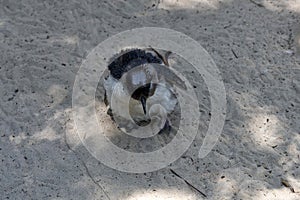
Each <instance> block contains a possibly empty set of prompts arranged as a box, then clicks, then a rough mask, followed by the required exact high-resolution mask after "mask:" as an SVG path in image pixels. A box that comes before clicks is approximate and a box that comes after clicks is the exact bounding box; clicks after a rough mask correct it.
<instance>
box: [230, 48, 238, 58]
mask: <svg viewBox="0 0 300 200" xmlns="http://www.w3.org/2000/svg"><path fill="white" fill-rule="evenodd" d="M231 52H232V53H233V55H234V57H235V58H239V57H238V56H237V55H236V53H235V52H234V51H233V50H232V49H231Z"/></svg>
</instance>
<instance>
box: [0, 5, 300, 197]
mask: <svg viewBox="0 0 300 200" xmlns="http://www.w3.org/2000/svg"><path fill="white" fill-rule="evenodd" d="M143 26H157V27H165V28H171V29H174V30H177V31H180V32H183V33H185V34H187V35H188V36H190V37H192V38H193V39H195V40H196V41H198V42H199V43H200V44H201V45H202V46H203V47H204V48H205V49H206V50H207V51H208V52H209V54H210V55H211V56H212V58H213V59H214V61H215V62H216V64H217V66H218V68H219V69H220V71H221V73H222V77H223V79H224V84H225V87H226V92H227V117H226V121H225V126H224V130H223V133H222V135H221V137H220V138H219V142H218V144H217V145H216V146H215V147H214V149H213V151H212V152H211V153H210V154H209V155H208V156H207V157H206V158H204V159H198V158H197V153H198V150H199V146H200V145H201V142H202V141H203V138H204V135H203V134H202V135H201V134H199V135H198V136H197V139H196V140H195V142H194V143H193V144H192V146H191V148H190V149H189V150H188V151H187V152H186V153H185V154H184V155H183V156H182V157H181V158H180V159H178V160H177V161H176V162H175V163H173V164H172V165H171V166H169V167H168V168H165V169H162V170H159V171H157V172H153V173H146V174H129V173H122V172H118V171H116V170H112V169H110V168H108V167H106V166H104V165H103V164H101V163H100V162H99V161H97V160H96V159H95V158H93V157H92V156H91V155H90V154H89V153H88V151H87V150H86V149H85V147H83V146H82V145H81V143H80V141H79V138H78V137H77V135H76V132H75V128H74V124H73V121H72V116H71V107H72V99H71V97H72V87H73V83H74V80H75V76H76V73H77V71H78V69H79V67H80V64H81V62H82V61H83V60H84V59H85V57H86V55H87V54H88V53H89V52H90V51H91V50H92V49H93V48H94V47H95V46H96V45H97V44H98V43H100V42H101V41H103V40H105V39H106V38H108V37H109V36H111V35H114V34H116V33H119V32H121V31H124V30H127V29H131V28H137V27H143ZM299 30H300V1H299V0H278V1H276V0H220V1H217V0H211V1H209V0H182V1H180V0H178V1H175V0H160V2H159V3H158V1H146V0H142V1H136V0H127V1H120V0H116V1H82V2H81V1H79V0H78V1H75V0H73V1H34V0H27V1H23V0H19V1H16V0H15V1H9V0H3V1H1V2H0V40H1V43H0V50H1V51H0V52H1V54H0V56H1V59H0V62H1V64H0V160H1V164H0V199H23V200H25V199H112V200H115V199H121V200H140V199H160V200H161V199H176V200H177V199H178V200H179V199H189V200H196V199H202V198H204V197H203V196H202V195H201V194H200V193H199V192H197V191H196V190H195V189H192V188H191V187H190V186H189V185H188V184H186V182H184V180H183V179H181V178H179V177H177V176H175V175H174V174H173V173H172V171H171V170H170V169H172V170H174V171H176V173H177V174H179V175H180V176H181V177H183V178H184V179H185V180H187V181H188V182H189V183H190V184H192V185H193V186H194V187H196V188H197V189H199V190H201V191H202V192H203V193H205V194H206V195H207V199H300V193H299V192H300V169H299V163H300V132H299V131H300V123H299V121H300V31H299ZM190 80H191V81H192V82H194V83H195V85H197V86H199V90H198V93H199V94H198V95H199V96H204V97H206V96H208V94H207V90H206V87H205V86H203V80H202V79H199V77H195V76H192V75H190ZM201 102H202V104H201V105H202V112H203V115H202V119H201V125H202V127H203V128H204V129H207V126H208V122H209V111H210V107H209V102H208V101H207V99H205V98H203V99H202V100H201ZM66 138H67V140H66ZM282 179H284V180H286V181H288V182H289V184H290V185H291V186H292V187H293V188H294V191H295V193H293V192H291V190H290V189H289V188H287V187H285V186H283V185H282V183H281V180H282Z"/></svg>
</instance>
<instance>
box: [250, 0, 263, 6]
mask: <svg viewBox="0 0 300 200" xmlns="http://www.w3.org/2000/svg"><path fill="white" fill-rule="evenodd" d="M250 2H251V3H254V4H255V5H257V6H258V7H262V8H264V7H265V6H264V5H263V4H262V3H258V2H256V1H254V0H250Z"/></svg>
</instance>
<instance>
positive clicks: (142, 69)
mask: <svg viewBox="0 0 300 200" xmlns="http://www.w3.org/2000/svg"><path fill="white" fill-rule="evenodd" d="M169 54H170V52H167V53H166V54H165V55H161V54H159V53H158V52H157V51H156V50H154V49H145V50H143V49H132V50H129V51H126V52H125V53H123V54H122V55H121V56H119V57H117V58H116V59H115V60H114V61H113V62H112V63H111V64H110V65H109V66H108V71H109V73H108V75H107V76H106V77H105V78H104V89H105V98H106V100H107V101H106V102H107V105H108V106H109V109H110V110H111V111H112V112H111V113H113V116H112V118H114V117H115V116H114V115H117V117H119V118H121V119H122V120H121V124H118V125H119V127H120V128H125V130H127V131H130V128H131V127H130V123H128V122H129V120H130V119H131V118H132V119H133V120H134V121H135V123H136V124H143V123H149V121H150V120H151V118H152V119H153V117H158V118H162V115H168V114H170V113H171V112H172V111H173V110H174V108H175V106H176V104H177V99H176V97H175V95H174V93H173V91H172V86H171V85H170V84H169V83H168V82H167V81H166V77H165V75H164V73H161V70H160V69H162V68H168V67H169V64H168V55H169ZM117 83H120V84H118V87H115V86H116V85H117ZM114 90H115V91H114ZM113 91H114V93H115V94H116V95H115V96H114V99H113V101H114V102H116V103H115V104H114V107H112V105H111V100H112V99H111V98H112V93H113ZM128 96H131V100H130V103H129V105H128V102H127V101H126V97H128ZM155 104H159V105H161V106H162V107H163V108H164V110H161V109H157V107H155V106H153V105H155ZM128 107H129V113H128V112H125V109H128ZM154 107H155V108H156V109H152V108H154ZM164 128H168V129H169V128H170V123H169V120H168V119H167V120H166V121H165V122H164V123H163V125H162V126H161V127H159V129H160V130H162V129H164ZM128 129H129V130H128Z"/></svg>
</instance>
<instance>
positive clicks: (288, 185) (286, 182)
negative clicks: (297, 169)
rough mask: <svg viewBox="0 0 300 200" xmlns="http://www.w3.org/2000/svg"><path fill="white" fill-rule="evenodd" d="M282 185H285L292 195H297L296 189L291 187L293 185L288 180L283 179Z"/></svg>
mask: <svg viewBox="0 0 300 200" xmlns="http://www.w3.org/2000/svg"><path fill="white" fill-rule="evenodd" d="M281 184H282V185H284V186H285V187H287V188H289V189H290V190H291V192H292V193H295V189H294V188H293V187H292V186H291V184H290V183H289V182H288V181H287V180H285V179H283V178H282V179H281Z"/></svg>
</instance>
